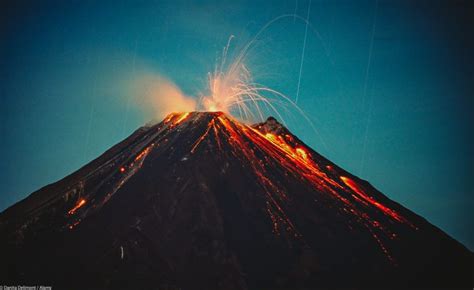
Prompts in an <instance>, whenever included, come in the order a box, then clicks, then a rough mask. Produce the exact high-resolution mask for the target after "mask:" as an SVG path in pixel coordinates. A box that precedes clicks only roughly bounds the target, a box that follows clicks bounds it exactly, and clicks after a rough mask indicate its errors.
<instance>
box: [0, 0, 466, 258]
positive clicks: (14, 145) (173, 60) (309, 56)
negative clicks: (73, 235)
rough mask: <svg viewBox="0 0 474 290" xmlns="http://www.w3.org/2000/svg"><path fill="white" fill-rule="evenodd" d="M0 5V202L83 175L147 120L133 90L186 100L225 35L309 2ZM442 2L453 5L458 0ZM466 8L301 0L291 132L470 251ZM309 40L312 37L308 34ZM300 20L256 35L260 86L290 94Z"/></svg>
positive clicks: (239, 37)
mask: <svg viewBox="0 0 474 290" xmlns="http://www.w3.org/2000/svg"><path fill="white" fill-rule="evenodd" d="M9 2H10V3H8V4H7V3H6V2H3V3H2V4H1V5H2V7H1V9H0V11H1V12H0V13H1V16H0V19H1V20H0V21H1V28H0V29H1V38H0V53H1V54H0V84H1V86H0V89H1V90H0V97H1V99H0V102H1V103H0V118H1V119H0V130H1V131H0V138H1V139H0V152H2V153H3V157H2V162H1V163H0V172H1V176H0V185H1V187H0V210H3V209H5V208H6V207H8V206H10V205H12V204H13V203H15V202H16V201H18V200H20V199H22V198H24V197H26V196H27V195H28V194H29V193H31V192H32V191H34V190H37V189H39V188H40V187H42V186H44V185H47V184H49V183H51V182H54V181H56V180H59V179H61V178H62V177H64V176H65V175H67V174H69V173H71V172H73V171H74V170H76V169H78V168H79V167H80V166H82V165H84V164H85V163H87V162H88V161H90V160H92V159H93V158H95V157H97V156H98V155H99V154H101V153H102V152H104V151H105V150H106V149H107V148H109V147H110V146H111V145H113V144H115V143H117V142H118V141H120V140H122V139H123V138H125V137H126V136H128V135H129V134H130V133H131V132H132V131H133V130H134V129H136V128H137V127H139V126H141V125H142V124H144V123H145V122H147V121H148V120H149V119H150V115H148V114H145V113H143V111H142V110H141V109H140V108H139V107H137V106H134V105H130V103H131V102H130V99H132V97H133V96H132V94H133V92H132V90H131V89H130V87H131V84H132V83H133V82H134V80H136V79H137V78H140V76H142V75H143V74H150V73H151V74H161V75H164V76H166V77H167V78H169V79H171V80H172V81H174V82H175V83H176V84H177V85H178V86H179V87H180V88H181V89H182V90H183V91H184V92H185V93H186V94H188V95H193V96H195V95H198V94H199V93H202V92H203V91H204V90H205V86H206V78H207V72H209V71H212V70H213V69H214V65H215V63H216V59H217V57H218V56H219V54H220V52H221V50H222V48H223V46H225V44H226V43H227V39H228V38H229V36H230V35H235V36H236V38H235V42H234V44H235V46H236V47H239V46H242V45H244V44H245V43H246V41H248V40H249V39H250V38H251V37H252V36H253V35H255V33H257V32H258V30H259V29H260V28H261V27H262V26H264V25H265V24H266V23H267V22H269V21H271V20H272V19H274V18H275V17H277V16H279V15H283V14H292V13H295V11H296V13H297V14H298V15H301V16H302V17H306V14H307V11H308V4H309V2H308V1H303V0H298V1H281V2H278V1H232V2H231V1H196V2H199V4H195V3H192V2H190V1H168V2H166V1H121V0H117V1H110V2H109V1H31V2H27V1H9ZM452 2H456V4H453V3H452ZM472 15H473V10H472V8H471V7H468V6H467V2H461V1H444V2H438V1H379V2H376V1H312V3H311V10H310V14H309V21H310V22H311V24H312V25H313V26H314V28H315V29H316V30H317V33H316V31H315V30H311V29H310V30H309V31H308V35H307V41H306V48H305V56H304V62H303V66H302V74H301V85H300V90H299V101H298V104H299V105H300V106H301V107H302V108H303V109H304V111H305V112H306V113H307V114H308V115H309V117H310V118H311V120H312V121H313V122H314V124H315V126H316V127H317V129H318V131H319V136H318V135H316V134H315V133H314V132H313V131H312V130H310V128H309V126H308V125H307V124H306V123H304V122H303V120H302V118H298V117H295V118H292V119H289V120H287V125H288V126H289V128H290V130H292V131H293V132H294V133H295V134H296V135H298V136H299V137H300V138H301V139H303V140H304V141H305V142H307V143H308V144H309V145H310V146H312V147H313V148H314V149H315V150H316V151H318V152H320V153H322V154H323V155H325V156H326V157H328V158H329V159H331V160H332V161H334V162H336V163H337V164H339V165H340V166H342V167H343V168H345V169H347V170H349V171H351V172H353V173H355V174H356V175H359V176H360V177H361V178H364V179H367V180H369V181H370V182H371V183H372V184H373V185H374V186H376V187H377V188H378V189H379V190H381V191H382V192H384V193H385V194H386V195H388V196H389V197H390V198H392V199H394V200H396V201H398V202H400V203H402V204H403V205H405V206H406V207H408V208H410V209H412V210H414V211H415V212H417V213H418V214H421V215H422V216H424V217H426V218H427V219H428V220H429V221H430V222H432V223H434V224H435V225H437V226H439V227H441V228H442V229H443V230H445V231H446V232H448V233H449V234H451V235H453V236H454V237H455V238H456V239H458V240H460V241H461V242H463V243H464V244H466V245H467V246H469V247H470V248H471V249H473V248H474V232H473V229H474V218H473V214H472V209H473V206H474V198H473V186H472V185H471V181H472V179H473V177H474V174H473V173H474V172H473V171H474V170H473V169H474V168H473V167H474V157H473V156H474V144H473V143H474V142H473V136H472V133H473V132H474V130H473V129H474V128H473V127H474V120H473V119H474V117H473V105H474V101H473V82H474V74H473V59H472V52H473V51H474V45H473V39H474V38H473V27H474V24H473V23H472V20H470V18H472ZM318 33H319V36H318ZM304 34H305V24H304V23H303V22H302V21H299V20H297V19H293V18H291V17H288V18H284V19H282V20H280V21H277V22H275V23H274V24H273V25H272V26H270V27H269V29H267V30H266V31H265V32H264V33H263V34H262V35H261V37H260V38H259V41H258V42H257V45H256V46H255V47H254V49H253V50H252V51H251V53H250V56H249V59H248V65H249V67H250V69H251V70H252V72H253V73H254V75H255V78H256V79H257V81H259V82H262V83H264V84H266V85H267V86H270V87H273V88H276V89H278V90H280V91H281V92H283V93H285V94H286V95H288V96H290V97H291V98H293V99H294V98H295V97H296V91H297V84H298V77H299V69H300V64H301V56H302V47H303V43H304Z"/></svg>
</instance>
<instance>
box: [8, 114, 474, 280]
mask: <svg viewBox="0 0 474 290" xmlns="http://www.w3.org/2000/svg"><path fill="white" fill-rule="evenodd" d="M0 236H1V239H0V257H1V262H0V281H1V282H2V283H4V284H5V285H8V284H9V283H11V284H13V283H14V284H15V285H18V284H19V283H20V284H24V285H52V286H55V287H58V288H67V289H71V287H72V288H77V287H85V288H87V289H91V288H114V289H116V288H117V289H119V288H131V289H314V288H321V287H352V288H361V289H365V288H367V287H376V288H390V287H394V288H396V287H403V286H405V287H448V288H453V287H469V288H470V287H471V286H472V279H471V274H472V253H471V252H470V251H469V250H467V249H466V248H465V247H464V246H462V245H461V244H460V243H458V242H457V241H455V240H453V239H452V238H450V237H449V236H448V235H446V234H445V233H443V232H442V231H441V230H439V229H438V228H436V227H435V226H433V225H431V224H430V223H428V222H427V221H426V220H425V219H423V218H421V217H420V216H418V215H416V214H414V213H413V212H411V211H409V210H407V209H406V208H404V207H402V206H401V205H399V204H398V203H396V202H394V201H392V200H390V199H388V198H387V197H386V196H384V195H383V194H382V193H380V192H379V191H377V190H376V189H375V188H374V187H372V186H371V185H370V184H369V183H368V182H366V181H364V180H361V179H359V178H357V177H356V176H353V175H351V174H350V173H348V172H346V171H345V170H343V169H341V168H340V167H338V166H337V165H335V164H333V163H332V162H330V161H329V160H327V159H325V158H324V157H322V156H321V155H319V154H318V153H316V152H315V151H313V150H312V149H311V148H309V147H308V146H306V145H305V144H304V143H303V142H302V141H301V140H299V139H298V138H297V137H296V136H294V135H292V134H291V133H290V132H289V131H288V130H287V129H286V128H285V127H283V126H282V125H280V124H279V123H278V122H277V121H276V120H275V119H273V118H269V119H268V120H267V121H266V122H264V123H261V124H257V125H254V126H252V127H251V126H247V125H243V124H241V123H239V122H237V121H235V120H233V119H232V118H230V117H228V116H227V115H225V114H223V113H218V112H216V113H199V112H193V113H182V114H171V115H169V116H168V117H167V118H166V119H165V120H164V121H163V122H161V123H159V124H157V125H153V126H148V127H142V128H140V129H138V130H137V131H136V132H134V133H133V134H132V135H131V136H130V137H128V138H127V139H125V140H124V141H122V142H121V143H119V144H117V145H115V146H114V147H112V148H111V149H110V150H108V151H107V152H105V153H104V154H103V155H102V156H100V157H99V158H97V159H95V160H94V161H92V162H90V163H89V164H87V165H86V166H84V167H83V168H81V169H79V170H78V171H76V172H74V173H73V174H71V175H69V176H67V177H66V178H64V179H62V180H60V181H58V182H56V183H54V184H51V185H49V186H46V187H44V188H42V189H40V190H39V191H37V192H34V193H33V194H31V195H30V196H29V197H27V198H26V199H24V200H22V201H20V202H18V203H17V204H15V205H14V206H12V207H10V208H9V209H7V210H5V211H4V212H3V213H2V214H1V215H0ZM73 286H74V287H73Z"/></svg>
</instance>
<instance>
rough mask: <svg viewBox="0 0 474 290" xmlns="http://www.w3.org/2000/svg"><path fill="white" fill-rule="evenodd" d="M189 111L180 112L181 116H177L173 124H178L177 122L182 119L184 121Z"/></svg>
mask: <svg viewBox="0 0 474 290" xmlns="http://www.w3.org/2000/svg"><path fill="white" fill-rule="evenodd" d="M189 114H190V113H189V112H187V113H182V114H181V116H180V117H179V118H178V120H176V121H174V122H173V124H174V125H178V124H179V123H181V122H182V121H184V120H185V119H186V118H187V117H188V116H189Z"/></svg>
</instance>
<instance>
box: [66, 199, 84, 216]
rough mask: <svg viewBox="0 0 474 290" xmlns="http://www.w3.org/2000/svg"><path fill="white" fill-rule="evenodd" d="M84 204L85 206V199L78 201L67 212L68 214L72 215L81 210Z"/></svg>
mask: <svg viewBox="0 0 474 290" xmlns="http://www.w3.org/2000/svg"><path fill="white" fill-rule="evenodd" d="M85 204H86V200H85V199H81V200H79V202H78V203H77V204H76V205H75V206H74V207H73V208H72V209H71V210H70V211H68V214H70V215H73V214H74V213H75V212H76V211H77V210H78V209H79V208H81V207H82V206H83V205H85Z"/></svg>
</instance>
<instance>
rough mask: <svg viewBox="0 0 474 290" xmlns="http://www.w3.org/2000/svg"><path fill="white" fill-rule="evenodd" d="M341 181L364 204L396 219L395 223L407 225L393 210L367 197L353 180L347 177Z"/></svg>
mask: <svg viewBox="0 0 474 290" xmlns="http://www.w3.org/2000/svg"><path fill="white" fill-rule="evenodd" d="M340 178H341V180H342V181H343V182H344V184H346V185H347V186H348V187H349V188H350V189H352V191H354V192H355V193H357V194H358V195H359V196H360V197H361V198H362V199H363V200H365V201H366V202H368V203H370V204H372V205H373V206H375V207H377V208H378V209H380V210H381V211H382V212H384V213H385V214H386V215H388V216H391V217H392V218H394V219H396V220H397V221H399V222H401V223H407V222H408V221H407V220H405V219H404V218H403V217H401V216H400V215H399V214H398V213H397V212H395V211H394V210H392V209H390V208H388V207H386V206H384V205H382V204H380V203H379V202H377V201H375V200H374V199H373V198H372V197H369V196H368V195H367V194H366V193H365V192H364V191H363V190H362V189H361V188H360V186H359V185H357V183H355V182H354V180H352V179H350V178H349V177H345V176H341V177H340Z"/></svg>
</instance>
